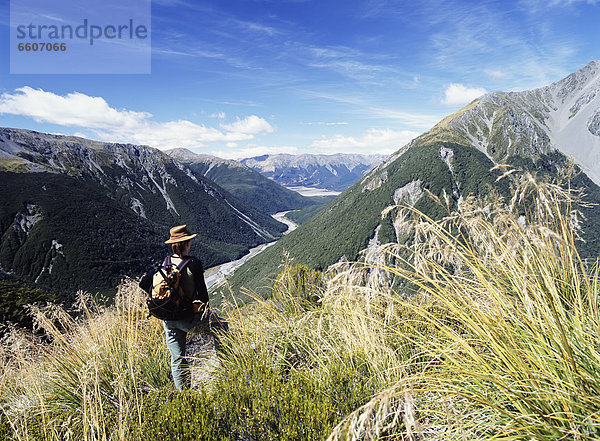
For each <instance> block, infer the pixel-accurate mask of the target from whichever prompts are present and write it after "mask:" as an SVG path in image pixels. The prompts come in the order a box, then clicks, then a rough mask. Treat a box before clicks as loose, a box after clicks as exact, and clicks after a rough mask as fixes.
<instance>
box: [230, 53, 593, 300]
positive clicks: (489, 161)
mask: <svg viewBox="0 0 600 441" xmlns="http://www.w3.org/2000/svg"><path fill="white" fill-rule="evenodd" d="M599 68H600V64H599V63H598V62H592V63H590V64H589V65H588V66H586V67H584V68H583V69H581V70H580V71H578V72H575V73H574V74H571V75H569V76H568V77H566V78H565V79H563V80H561V81H558V82H556V83H553V84H552V85H550V86H546V87H543V88H539V89H535V90H533V91H524V92H510V93H506V92H496V93H493V94H488V95H485V96H483V97H482V98H479V99H477V100H474V101H473V102H471V103H470V104H468V105H467V106H465V107H463V108H462V109H460V110H459V111H457V112H455V113H453V114H451V115H448V116H447V117H445V118H444V119H442V120H441V121H440V122H439V123H438V124H436V125H435V126H434V127H433V128H432V129H431V130H430V131H428V132H426V133H424V134H423V135H421V136H419V137H417V138H415V139H414V140H413V141H411V142H410V143H408V144H407V145H406V146H404V147H403V148H401V149H400V150H398V151H397V152H395V153H394V154H392V155H391V156H389V157H388V158H387V159H385V160H384V161H382V162H381V163H380V164H379V165H378V166H376V167H374V168H373V169H372V170H371V171H369V172H368V173H367V174H366V175H365V176H364V177H363V178H362V179H361V180H360V181H358V182H357V183H356V184H354V185H353V186H352V187H350V188H349V189H348V190H346V191H345V192H344V193H342V194H341V195H340V196H338V197H337V198H336V200H334V201H333V202H332V203H331V204H329V205H328V206H327V207H326V208H325V209H323V210H322V211H321V212H320V213H319V214H317V215H316V216H315V217H314V218H313V219H311V220H310V221H309V222H307V223H306V224H305V225H302V226H301V227H300V228H298V229H297V230H295V231H294V232H292V233H290V234H289V235H287V236H285V237H284V238H282V239H281V240H280V241H279V242H278V243H277V244H275V245H274V246H272V247H270V248H269V249H268V250H266V251H265V252H264V253H263V254H261V255H259V256H257V257H256V258H255V260H253V261H250V262H248V263H246V264H245V265H244V266H242V267H240V268H239V269H238V272H236V273H235V274H234V275H233V277H232V278H231V279H230V282H231V285H232V288H233V289H234V290H235V289H238V288H239V287H241V286H245V287H246V288H249V289H257V288H259V287H262V288H261V289H260V290H261V291H262V293H263V294H264V293H266V292H268V290H269V288H268V286H269V280H271V281H272V280H273V278H274V274H276V272H277V268H278V266H279V265H280V264H281V262H282V261H284V259H292V260H293V261H294V262H296V263H301V264H306V265H308V266H309V267H312V268H316V269H325V268H327V266H329V265H331V264H333V263H336V262H338V261H340V259H341V260H344V259H347V260H350V261H354V260H356V259H358V258H359V255H360V251H361V250H364V249H366V248H367V247H368V245H369V244H370V243H371V244H372V243H386V242H391V241H393V242H397V241H405V240H408V239H407V238H406V237H404V236H403V235H402V234H401V231H400V230H399V229H398V228H397V226H396V225H395V224H394V222H393V221H391V220H390V219H387V218H385V219H382V218H381V211H382V210H383V209H384V208H386V207H388V206H390V205H395V204H398V203H410V204H411V205H413V206H414V207H415V208H416V209H418V210H420V211H422V212H424V213H426V214H428V215H429V216H431V217H432V218H434V219H435V218H439V217H441V216H443V215H444V212H443V211H440V208H439V207H438V206H436V204H435V203H433V202H432V201H431V200H430V199H429V198H427V197H424V195H425V193H426V191H427V192H429V193H431V194H433V195H434V196H435V197H437V198H439V199H441V200H444V198H445V197H446V196H447V197H448V201H449V204H450V206H449V209H451V210H452V209H456V208H457V207H458V205H459V204H460V201H461V200H463V199H464V198H465V197H467V196H468V195H471V194H473V195H480V196H481V195H486V194H488V193H489V191H490V189H495V191H497V192H499V193H500V194H501V195H502V194H503V195H507V194H508V187H507V185H508V184H507V183H506V182H504V181H500V182H496V180H497V178H498V177H499V175H500V172H499V171H498V170H492V167H494V166H495V165H498V164H500V163H508V164H512V165H513V166H515V167H517V168H523V169H526V170H531V171H533V172H536V173H538V174H539V175H540V176H542V177H543V176H550V177H552V176H557V174H558V173H559V168H561V167H568V157H567V154H569V153H577V151H578V150H577V149H569V148H565V146H564V145H563V144H561V143H560V142H553V139H558V140H561V139H562V138H560V137H559V135H560V130H558V129H557V127H559V128H560V129H561V130H564V128H565V127H567V126H569V127H570V130H574V127H578V130H580V131H586V137H584V138H583V139H584V140H585V139H587V137H588V136H587V133H590V134H591V135H592V136H595V137H596V139H593V140H592V141H591V142H589V143H587V144H584V145H582V146H581V147H580V150H581V151H582V152H584V153H589V155H588V156H585V155H579V158H582V157H583V158H584V159H585V158H595V156H594V155H595V154H596V153H597V152H596V150H595V149H596V148H597V147H600V145H599V144H598V141H600V136H598V135H596V133H594V132H593V131H594V130H595V125H594V121H595V117H596V116H595V115H597V114H598V112H600V93H598V92H597V91H598V90H600V77H599V76H598V70H599ZM580 82H581V83H582V84H580ZM559 104H560V105H559ZM551 105H552V106H551ZM561 106H562V107H561ZM565 109H566V110H565ZM564 112H570V114H572V115H573V116H572V117H571V118H572V119H568V118H567V119H566V120H565V119H564V117H563V119H560V115H564ZM581 112H584V113H581ZM576 115H580V117H579V118H578V119H573V118H575V117H576ZM557 121H558V122H562V123H563V125H560V126H557V125H556V122H557ZM552 124H554V125H552ZM552 129H554V131H552ZM599 135H600V133H599ZM586 148H587V149H588V150H589V151H591V153H590V152H588V150H585V149H586ZM561 149H562V150H565V151H564V152H563V151H561ZM575 159H576V160H577V158H575ZM581 167H582V168H583V171H584V172H585V171H587V170H590V169H591V170H595V169H597V167H600V161H598V162H597V163H596V162H595V161H592V163H583V164H581ZM572 185H573V187H574V188H580V189H583V190H584V191H585V192H586V193H587V194H588V198H589V200H590V201H591V202H594V203H599V202H600V187H598V185H597V184H596V183H595V182H594V180H593V175H592V176H590V177H588V176H587V175H586V174H585V173H582V174H579V175H576V176H575V177H574V180H573V182H572ZM583 211H584V214H585V216H586V219H585V220H584V222H583V224H584V228H585V231H584V234H583V236H584V238H585V240H586V243H581V244H580V245H581V252H582V254H583V255H584V257H591V258H593V259H595V258H596V257H597V256H598V254H600V240H599V239H598V236H599V235H598V232H600V208H599V207H598V206H595V207H592V208H587V209H583ZM446 214H447V213H446Z"/></svg>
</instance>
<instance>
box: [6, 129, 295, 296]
mask: <svg viewBox="0 0 600 441" xmlns="http://www.w3.org/2000/svg"><path fill="white" fill-rule="evenodd" d="M0 155H1V156H0V173H1V174H2V183H1V187H2V194H1V195H0V197H1V198H2V210H0V227H1V229H2V232H3V235H2V239H1V240H0V265H1V266H2V268H3V270H4V271H5V272H13V273H14V274H15V275H16V276H19V277H23V278H24V279H26V280H29V281H32V282H35V281H38V282H40V283H41V285H42V286H45V287H51V288H54V287H58V286H61V285H62V286H65V285H67V286H69V287H72V288H73V289H80V288H86V289H88V288H89V289H104V288H109V287H114V286H115V282H116V280H115V279H117V278H118V277H122V276H123V275H135V274H140V272H143V271H144V270H145V269H147V268H148V267H149V266H150V265H151V263H152V262H153V261H158V260H160V259H161V256H162V255H163V254H165V253H166V246H165V245H164V244H163V242H164V237H166V236H167V235H168V230H169V228H170V227H171V226H173V225H177V224H184V223H185V224H188V226H189V227H190V228H191V229H193V230H195V231H196V232H198V234H199V237H200V240H198V241H197V245H196V247H195V253H197V255H199V257H200V258H201V259H202V260H203V262H204V264H205V265H206V266H212V265H216V264H218V263H223V262H225V261H229V260H233V259H235V258H239V257H241V256H242V255H243V254H245V253H246V252H247V250H248V249H250V248H252V247H254V246H256V245H259V244H261V243H265V242H271V241H273V240H275V239H277V238H278V237H280V236H281V233H282V232H283V231H284V230H285V229H286V226H285V225H283V224H281V223H279V222H277V221H276V220H274V219H273V218H271V216H269V215H267V214H265V213H262V212H260V211H258V210H255V209H254V208H253V207H251V206H249V205H248V204H246V203H245V202H243V201H240V200H239V199H237V198H235V197H234V196H233V195H231V194H230V193H229V192H227V191H226V190H224V189H222V188H221V187H219V186H218V185H217V184H215V183H214V182H212V181H210V180H208V179H206V178H204V177H203V176H201V175H198V174H196V173H194V172H193V171H192V170H190V169H189V168H187V167H185V166H184V165H182V164H181V163H179V162H177V161H175V160H173V159H172V158H170V157H169V156H168V155H166V154H165V153H163V152H161V151H160V150H157V149H153V148H151V147H147V146H136V145H133V144H118V143H102V142H99V141H91V140H86V139H84V138H76V137H64V136H60V135H50V134H44V133H40V132H35V131H29V130H23V129H8V128H3V129H0ZM92 201H93V203H92ZM93 204H96V205H97V206H96V207H94V205H93ZM98 210H102V211H101V212H99V211H98ZM34 221H35V222H34ZM225 225H227V228H225ZM128 230H130V231H128ZM78 242H81V243H78ZM55 243H56V244H59V245H60V247H59V246H58V245H55ZM82 247H83V248H85V249H88V250H89V251H90V253H83V252H82ZM48 250H50V251H48ZM161 250H162V251H161ZM59 251H60V252H59ZM61 252H62V255H61ZM48 253H50V255H49V254H48ZM133 255H135V257H133V259H132V256H133ZM48 256H50V257H48ZM128 256H129V257H128ZM48 259H49V260H48ZM111 261H119V262H122V265H121V266H122V267H121V266H119V265H115V264H113V263H112V262H111ZM59 262H62V263H60V264H59ZM99 262H104V263H102V264H99ZM128 262H129V263H128ZM51 263H52V265H51ZM93 268H95V269H96V270H98V271H101V272H104V273H106V274H96V273H95V272H94V271H93V270H92V269H93ZM88 281H89V283H88Z"/></svg>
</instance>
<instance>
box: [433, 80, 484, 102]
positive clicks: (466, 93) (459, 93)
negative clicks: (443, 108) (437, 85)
mask: <svg viewBox="0 0 600 441" xmlns="http://www.w3.org/2000/svg"><path fill="white" fill-rule="evenodd" d="M486 93H487V91H486V90H485V89H483V88H481V87H466V86H464V85H462V84H459V83H452V84H450V85H449V86H448V88H447V89H446V91H445V92H444V98H443V99H442V104H446V105H448V106H457V105H464V104H468V103H470V102H471V101H473V100H474V99H475V98H479V97H480V96H481V95H484V94H486Z"/></svg>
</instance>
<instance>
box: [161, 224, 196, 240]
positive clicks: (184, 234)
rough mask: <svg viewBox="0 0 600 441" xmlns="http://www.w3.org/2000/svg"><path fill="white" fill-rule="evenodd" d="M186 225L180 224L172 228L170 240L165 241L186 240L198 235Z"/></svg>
mask: <svg viewBox="0 0 600 441" xmlns="http://www.w3.org/2000/svg"><path fill="white" fill-rule="evenodd" d="M186 227H187V226H186V225H178V226H176V227H173V228H171V230H170V231H169V232H170V233H171V237H170V238H169V240H167V241H165V243H177V242H185V241H186V240H189V239H193V238H194V237H196V236H197V234H191V233H190V232H189V231H188V229H187V228H186Z"/></svg>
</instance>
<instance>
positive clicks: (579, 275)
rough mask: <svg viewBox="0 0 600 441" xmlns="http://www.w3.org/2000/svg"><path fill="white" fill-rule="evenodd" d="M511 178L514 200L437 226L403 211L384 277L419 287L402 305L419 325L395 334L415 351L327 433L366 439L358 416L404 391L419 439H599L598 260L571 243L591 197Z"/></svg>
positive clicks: (471, 209)
mask: <svg viewBox="0 0 600 441" xmlns="http://www.w3.org/2000/svg"><path fill="white" fill-rule="evenodd" d="M511 173H513V170H511V171H509V172H507V173H506V175H508V174H511ZM515 176H516V177H515ZM512 182H513V189H512V198H511V199H510V200H503V199H502V198H500V197H498V196H494V195H491V196H490V197H488V198H486V199H477V198H474V197H469V198H466V199H465V200H463V201H461V202H460V203H459V205H458V208H457V209H456V210H454V211H451V210H449V209H448V215H447V216H446V217H445V218H443V219H441V220H438V221H435V220H433V219H430V218H428V217H427V215H425V214H424V213H420V212H418V211H416V210H415V209H413V208H410V207H405V208H403V209H401V210H399V213H398V215H397V218H396V224H397V227H398V228H399V229H400V230H401V231H404V232H406V233H407V234H409V235H410V236H411V237H412V240H411V241H410V242H409V243H407V244H405V245H398V244H387V245H384V246H382V247H381V252H382V253H385V255H386V257H387V262H388V263H387V265H386V266H384V267H383V269H384V270H385V271H386V272H387V273H388V274H389V275H390V277H396V278H399V279H400V280H401V281H402V283H403V286H404V288H403V290H404V292H405V293H406V292H411V293H412V294H411V296H409V297H408V298H406V297H402V296H398V295H395V296H394V297H395V299H396V301H397V304H398V305H399V306H402V307H405V308H408V309H409V310H410V311H411V315H412V317H413V318H412V320H414V321H415V322H416V323H420V325H418V326H415V327H414V328H413V329H412V330H411V331H410V332H408V333H407V332H406V330H403V329H399V328H395V329H392V328H390V329H389V331H390V332H392V333H397V334H398V335H399V336H401V338H403V339H406V340H410V341H412V342H414V344H415V346H416V347H418V350H419V352H420V354H421V356H420V357H416V358H414V359H413V361H411V364H412V366H411V372H410V375H408V376H406V377H405V378H403V379H402V380H401V381H399V382H398V383H396V384H395V385H393V386H392V387H390V388H387V389H386V390H384V391H382V392H381V393H380V394H379V395H378V396H375V397H374V398H373V399H372V400H371V401H370V402H369V403H367V404H366V405H365V406H363V407H362V408H360V409H358V410H357V411H356V412H354V413H353V414H352V415H350V416H349V417H348V418H346V419H345V421H344V422H343V423H341V424H340V425H339V426H338V427H337V428H336V430H335V431H334V433H333V434H332V436H331V439H346V438H352V439H355V438H356V437H358V436H359V435H361V434H364V433H365V424H364V423H363V422H364V421H369V420H373V419H374V420H377V419H378V418H381V417H380V416H378V415H388V418H389V415H390V414H394V412H392V410H391V409H389V408H387V407H386V406H387V403H388V402H389V397H390V396H393V397H396V399H400V400H405V402H406V396H405V394H406V392H407V391H409V392H410V393H411V394H413V395H414V397H416V401H415V402H416V413H417V415H418V418H417V420H416V422H415V425H414V427H413V429H417V430H416V432H415V433H413V434H412V436H413V438H415V439H416V437H419V436H421V437H424V438H433V439H461V440H462V439H504V440H509V439H510V440H552V439H554V440H565V439H572V440H592V439H600V333H599V332H600V312H599V311H598V265H597V263H596V264H594V263H593V262H586V261H584V260H582V259H581V258H580V256H579V254H578V252H577V246H576V245H577V242H578V240H579V239H580V238H579V233H580V231H579V221H580V213H579V212H578V209H577V207H578V204H581V203H582V201H581V198H582V196H583V195H582V194H581V192H577V191H574V190H573V189H571V188H570V187H569V186H568V180H567V181H566V182H567V184H566V185H565V184H561V183H560V182H549V181H539V180H537V179H536V178H535V176H533V175H531V174H529V173H523V174H520V175H518V176H517V175H514V176H513V181H512ZM438 203H440V204H441V205H443V206H446V207H448V206H449V205H450V204H449V203H448V200H446V201H440V200H438ZM393 209H394V208H391V209H390V210H388V212H387V213H386V214H388V215H389V213H390V212H391V211H393ZM596 233H597V232H596ZM592 234H593V233H592ZM381 268H382V267H377V268H376V269H377V270H380V269H381ZM356 270H357V269H354V271H356ZM403 299H407V300H403ZM431 304H435V308H434V310H435V311H436V313H432V309H431V308H430V306H431ZM424 305H429V306H424ZM440 311H443V312H442V313H441V314H440ZM431 329H434V330H435V332H431ZM423 330H425V332H423ZM417 361H418V362H417ZM397 421H400V422H401V421H402V420H401V419H397ZM394 427H395V428H394V430H395V431H397V432H398V433H401V434H404V435H407V434H408V432H407V430H406V426H401V424H395V425H394ZM371 433H372V432H371ZM369 436H370V435H369ZM369 436H368V437H369Z"/></svg>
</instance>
